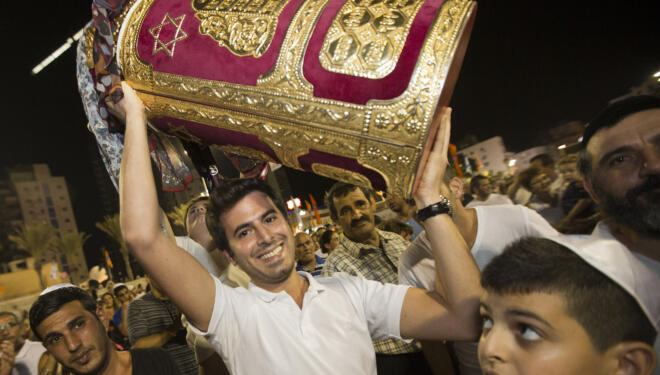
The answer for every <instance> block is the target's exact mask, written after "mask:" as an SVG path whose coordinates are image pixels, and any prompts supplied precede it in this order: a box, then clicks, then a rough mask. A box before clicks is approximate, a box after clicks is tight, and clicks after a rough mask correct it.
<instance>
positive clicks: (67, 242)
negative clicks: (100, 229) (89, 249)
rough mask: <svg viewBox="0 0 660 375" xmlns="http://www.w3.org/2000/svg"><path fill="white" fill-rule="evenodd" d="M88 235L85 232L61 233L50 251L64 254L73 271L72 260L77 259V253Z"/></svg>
mask: <svg viewBox="0 0 660 375" xmlns="http://www.w3.org/2000/svg"><path fill="white" fill-rule="evenodd" d="M89 237H90V235H88V234H87V233H85V232H68V233H63V234H61V235H60V237H58V238H57V239H56V240H55V241H54V243H53V245H52V249H53V251H55V252H58V253H61V254H64V255H65V256H66V259H67V263H68V264H69V267H70V269H71V270H72V271H73V267H71V266H72V265H73V264H75V263H73V262H72V260H73V259H76V258H77V255H78V251H80V250H82V248H83V245H84V244H85V241H87V240H88V239H89Z"/></svg>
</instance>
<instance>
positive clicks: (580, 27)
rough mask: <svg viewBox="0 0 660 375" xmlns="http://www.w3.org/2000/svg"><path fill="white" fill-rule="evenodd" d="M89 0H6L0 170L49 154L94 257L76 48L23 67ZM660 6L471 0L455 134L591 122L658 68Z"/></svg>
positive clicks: (524, 143)
mask: <svg viewBox="0 0 660 375" xmlns="http://www.w3.org/2000/svg"><path fill="white" fill-rule="evenodd" d="M90 3H91V2H90V1H82V0H70V1H39V2H19V1H13V2H9V1H3V2H1V5H0V9H1V10H2V12H1V14H2V21H1V22H0V30H1V31H0V46H1V48H2V58H1V61H2V65H1V72H2V75H3V77H4V79H3V81H2V82H3V85H2V103H3V104H2V113H3V120H2V121H3V125H2V135H1V136H0V137H1V144H0V167H2V168H0V174H1V175H0V178H5V177H6V169H7V168H8V167H12V166H15V165H18V164H31V163H47V164H48V165H49V166H50V168H51V173H52V174H53V175H54V176H64V177H65V178H66V180H67V182H68V183H69V189H70V193H71V198H72V203H73V207H74V211H75V215H76V220H77V223H78V227H79V229H80V230H81V231H84V232H87V233H91V234H92V236H93V237H92V240H90V241H88V243H87V244H86V246H85V247H86V252H87V254H88V263H89V265H90V266H91V265H93V264H94V263H96V262H97V261H98V260H100V258H99V256H98V251H97V249H98V247H99V245H100V244H101V243H103V242H106V243H109V241H107V240H106V239H105V237H104V235H103V234H101V232H99V231H98V230H97V229H95V227H94V223H95V222H97V221H100V220H101V219H102V217H103V215H104V214H105V213H106V212H104V209H103V208H102V206H103V205H102V202H101V200H102V199H101V197H102V196H103V192H102V191H101V190H102V189H101V187H100V186H99V184H98V183H97V181H96V180H95V179H94V177H93V176H94V174H95V173H97V174H98V173H101V174H102V172H103V169H102V167H100V164H98V163H99V159H98V155H97V154H98V152H97V150H96V146H95V143H94V140H93V137H92V136H91V133H89V132H88V131H87V129H86V124H87V120H86V118H85V115H84V112H83V109H82V105H81V102H80V98H79V96H78V91H77V85H76V80H75V48H72V49H70V50H69V51H67V52H66V53H65V54H63V55H62V56H61V57H60V58H59V59H57V60H56V61H55V62H54V63H52V64H51V65H49V66H48V67H47V68H46V69H44V70H43V71H42V72H41V73H40V74H38V75H37V76H31V75H30V71H31V69H32V68H33V67H34V66H35V65H37V64H38V63H39V62H40V61H41V60H42V59H44V58H45V57H46V56H47V55H49V54H50V53H51V52H52V51H54V50H55V49H56V48H57V47H59V46H60V45H61V44H62V43H63V42H64V41H65V40H66V39H67V38H68V37H70V36H71V35H73V34H74V33H75V32H76V31H77V30H78V29H80V28H81V27H82V26H83V25H84V24H85V23H86V22H88V20H89V19H90V18H91V15H90V13H91V11H90ZM659 12H660V1H657V0H656V1H607V0H605V1H553V2H549V1H534V0H527V1H522V0H511V1H507V0H505V1H492V0H484V1H480V2H478V10H477V18H476V23H475V26H474V30H473V33H472V38H471V41H470V45H469V47H468V51H467V54H466V56H465V61H464V64H463V68H462V71H461V74H460V77H459V80H458V84H457V86H456V89H455V92H454V97H453V99H452V102H451V105H452V106H453V107H454V112H453V129H452V133H453V135H452V139H453V141H456V140H459V139H461V138H464V137H465V136H466V135H469V134H472V135H475V136H476V137H477V139H479V140H483V139H486V138H490V137H492V136H496V135H500V136H502V137H503V139H504V142H505V144H506V146H507V149H508V150H509V151H520V150H523V149H526V148H529V147H533V146H536V145H540V144H543V143H545V142H544V139H543V134H544V132H543V130H544V129H546V128H548V127H552V126H554V125H557V124H559V123H562V122H564V121H569V120H585V121H586V120H588V119H589V118H590V117H591V116H593V115H594V114H595V112H597V111H598V110H599V109H600V108H602V107H603V106H604V105H606V104H607V101H608V100H610V99H612V98H615V97H618V96H621V95H624V94H626V93H627V92H628V90H629V89H630V87H632V86H635V85H638V84H640V83H641V82H642V81H644V80H646V79H647V78H648V77H649V76H650V75H652V74H653V73H655V72H656V71H658V70H660V26H659V25H660V22H659V21H658V14H660V13H659ZM293 180H294V181H296V183H295V184H292V185H293V186H292V188H293V189H294V191H296V192H298V193H299V195H301V196H306V194H305V193H306V191H297V190H296V189H299V187H301V186H302V187H303V188H306V189H308V190H307V191H309V192H316V191H317V190H320V189H321V190H322V189H323V186H324V185H323V184H319V185H315V184H314V181H315V180H316V179H315V178H307V179H306V181H305V183H304V184H302V183H300V180H299V176H297V177H295V178H293ZM308 181H309V183H308ZM104 182H105V184H106V185H107V184H109V179H107V178H106V179H105V181H104ZM319 203H320V202H319ZM106 210H107V209H106ZM113 246H114V245H113Z"/></svg>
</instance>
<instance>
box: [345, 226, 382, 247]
mask: <svg viewBox="0 0 660 375" xmlns="http://www.w3.org/2000/svg"><path fill="white" fill-rule="evenodd" d="M344 236H346V233H344ZM346 237H347V238H348V239H349V240H351V241H353V242H357V243H363V244H365V245H371V246H374V247H378V246H380V236H379V235H378V231H377V230H374V231H373V232H371V234H369V237H367V238H365V239H363V240H359V239H355V238H350V237H348V236H346Z"/></svg>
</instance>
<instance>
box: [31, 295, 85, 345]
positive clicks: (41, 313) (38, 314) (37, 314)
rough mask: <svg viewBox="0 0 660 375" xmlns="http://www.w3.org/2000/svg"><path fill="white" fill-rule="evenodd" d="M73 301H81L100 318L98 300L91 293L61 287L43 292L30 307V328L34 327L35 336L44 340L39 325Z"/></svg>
mask: <svg viewBox="0 0 660 375" xmlns="http://www.w3.org/2000/svg"><path fill="white" fill-rule="evenodd" d="M73 301H80V304H81V305H82V306H83V308H84V309H85V310H87V311H89V312H91V313H92V314H93V315H94V316H95V317H96V318H97V319H98V316H97V315H96V307H97V305H96V301H95V300H94V298H92V296H90V295H89V293H87V292H85V291H84V290H82V289H80V288H78V287H66V288H60V289H56V290H53V291H52V292H48V293H45V294H42V295H40V296H39V298H37V300H36V301H35V302H34V303H33V304H32V307H30V329H32V332H33V333H34V336H35V337H36V338H38V339H39V341H41V340H43V338H42V337H41V336H39V333H38V332H37V327H39V325H40V324H41V323H42V322H43V321H44V320H46V318H48V317H49V316H51V315H52V314H54V313H56V312H58V311H59V310H60V309H61V308H62V306H64V305H66V304H67V303H69V302H73Z"/></svg>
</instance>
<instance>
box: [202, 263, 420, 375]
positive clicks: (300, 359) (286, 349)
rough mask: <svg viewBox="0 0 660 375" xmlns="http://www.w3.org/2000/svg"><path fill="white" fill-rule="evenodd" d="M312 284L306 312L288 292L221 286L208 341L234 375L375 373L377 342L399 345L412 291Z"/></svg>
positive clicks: (333, 281) (350, 282) (350, 280)
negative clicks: (403, 313) (408, 293)
mask: <svg viewBox="0 0 660 375" xmlns="http://www.w3.org/2000/svg"><path fill="white" fill-rule="evenodd" d="M299 275H301V276H302V277H304V278H306V279H307V280H308V281H309V288H308V289H307V292H306V293H305V296H304V298H303V305H302V309H300V308H299V307H298V305H297V304H296V303H295V302H294V300H293V299H292V298H291V296H289V295H288V294H287V293H286V292H280V293H270V292H268V291H266V290H263V289H261V288H259V287H257V286H255V285H254V284H252V283H250V286H249V289H244V288H229V287H227V286H225V285H223V284H222V283H221V282H220V280H218V279H217V278H215V277H214V280H215V292H216V294H215V302H214V306H213V314H212V316H211V321H210V322H209V328H208V331H207V332H200V331H198V330H196V329H194V328H193V329H194V330H195V331H196V332H199V333H200V334H203V335H205V336H206V338H207V340H208V341H209V343H211V346H213V348H214V349H215V350H216V351H217V352H218V353H220V355H221V356H222V359H223V360H224V362H225V363H226V364H227V367H228V368H229V371H230V372H231V373H232V374H248V375H251V374H345V375H348V374H351V375H354V374H369V375H375V374H376V356H375V353H374V348H373V345H372V339H384V338H400V329H399V323H400V319H401V306H402V305H403V299H404V296H405V294H406V291H407V289H408V286H405V285H393V284H381V283H379V282H376V281H371V280H365V279H362V278H357V277H353V276H348V275H346V274H342V273H337V274H335V275H333V277H328V278H317V279H315V278H313V277H312V276H311V275H310V274H309V273H306V272H299Z"/></svg>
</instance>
